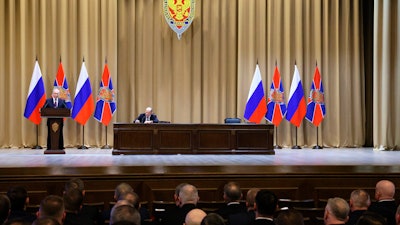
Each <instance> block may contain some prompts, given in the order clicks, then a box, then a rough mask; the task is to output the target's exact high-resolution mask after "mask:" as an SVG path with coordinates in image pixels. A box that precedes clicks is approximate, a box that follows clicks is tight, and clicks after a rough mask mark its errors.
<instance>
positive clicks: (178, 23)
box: [163, 0, 195, 40]
mask: <svg viewBox="0 0 400 225" xmlns="http://www.w3.org/2000/svg"><path fill="white" fill-rule="evenodd" d="M194 6H195V0H164V3H163V10H164V17H165V20H166V21H167V23H168V25H169V26H170V27H171V29H172V30H173V31H175V33H176V34H177V36H178V39H179V40H180V39H181V37H182V33H183V32H185V31H186V30H187V29H188V28H189V26H190V24H191V23H192V22H193V18H194Z"/></svg>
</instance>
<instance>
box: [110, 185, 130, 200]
mask: <svg viewBox="0 0 400 225" xmlns="http://www.w3.org/2000/svg"><path fill="white" fill-rule="evenodd" d="M128 192H134V190H133V188H132V187H131V185H129V184H127V183H120V184H118V186H117V187H116V188H115V191H114V199H115V201H118V200H121V199H124V195H125V194H126V193H128Z"/></svg>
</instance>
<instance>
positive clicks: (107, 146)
mask: <svg viewBox="0 0 400 225" xmlns="http://www.w3.org/2000/svg"><path fill="white" fill-rule="evenodd" d="M101 149H111V146H109V145H104V146H103V147H101Z"/></svg>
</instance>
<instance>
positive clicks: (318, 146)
mask: <svg viewBox="0 0 400 225" xmlns="http://www.w3.org/2000/svg"><path fill="white" fill-rule="evenodd" d="M323 148H324V147H322V146H320V145H316V146H314V147H313V148H312V149H323Z"/></svg>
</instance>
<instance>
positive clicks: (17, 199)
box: [7, 186, 28, 210]
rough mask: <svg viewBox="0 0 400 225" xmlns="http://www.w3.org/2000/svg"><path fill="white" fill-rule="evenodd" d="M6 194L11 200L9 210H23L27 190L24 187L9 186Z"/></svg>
mask: <svg viewBox="0 0 400 225" xmlns="http://www.w3.org/2000/svg"><path fill="white" fill-rule="evenodd" d="M7 196H8V198H9V199H10V202H11V210H23V209H24V208H25V205H26V200H27V198H28V192H27V191H26V189H25V188H24V187H21V186H18V187H11V188H10V189H9V190H8V191H7Z"/></svg>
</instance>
